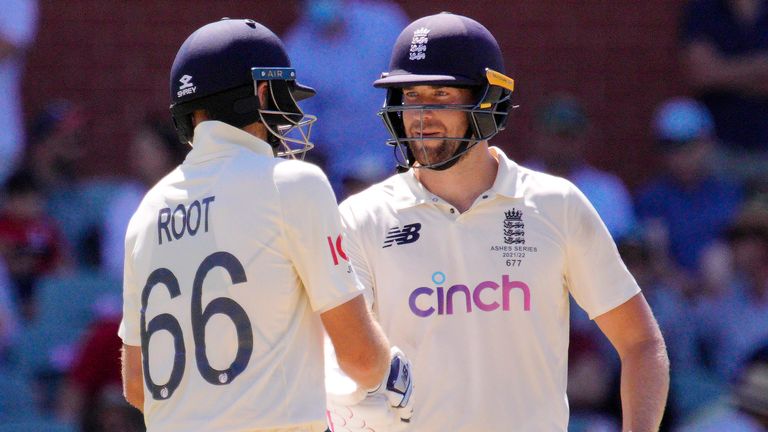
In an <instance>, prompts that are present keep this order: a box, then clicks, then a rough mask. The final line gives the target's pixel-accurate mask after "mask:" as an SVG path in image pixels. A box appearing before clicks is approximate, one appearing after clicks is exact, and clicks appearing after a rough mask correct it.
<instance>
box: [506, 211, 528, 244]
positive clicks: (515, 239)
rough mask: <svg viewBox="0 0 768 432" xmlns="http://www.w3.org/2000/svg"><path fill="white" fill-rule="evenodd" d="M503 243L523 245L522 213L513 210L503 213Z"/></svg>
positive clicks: (523, 227) (523, 225)
mask: <svg viewBox="0 0 768 432" xmlns="http://www.w3.org/2000/svg"><path fill="white" fill-rule="evenodd" d="M504 243H505V244H525V224H524V223H523V212H522V211H521V210H517V209H515V208H513V209H512V210H507V211H505V212H504Z"/></svg>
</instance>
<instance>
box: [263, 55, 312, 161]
mask: <svg viewBox="0 0 768 432" xmlns="http://www.w3.org/2000/svg"><path fill="white" fill-rule="evenodd" d="M251 76H252V77H253V80H254V86H253V88H254V93H256V92H258V82H260V81H266V82H267V84H268V85H267V87H268V89H269V92H268V98H267V104H266V106H265V107H262V108H261V109H259V120H260V121H261V122H262V123H263V124H264V126H265V127H266V128H267V131H268V132H269V139H268V141H269V143H270V144H272V145H273V147H275V150H276V155H277V156H279V157H290V158H294V159H295V158H297V157H299V158H301V159H303V158H304V156H305V154H306V152H308V151H309V150H311V149H312V148H313V147H314V144H313V143H312V142H311V141H310V134H311V132H312V124H313V123H314V122H316V121H317V117H315V116H313V115H309V114H304V112H303V111H302V110H301V108H299V106H298V104H297V103H296V96H295V95H294V93H299V94H301V95H304V94H306V93H307V92H308V90H307V88H306V87H303V86H300V85H299V84H298V83H297V82H296V71H295V70H294V69H292V68H251ZM312 93H314V92H313V91H312ZM256 97H258V94H256ZM305 97H306V96H305Z"/></svg>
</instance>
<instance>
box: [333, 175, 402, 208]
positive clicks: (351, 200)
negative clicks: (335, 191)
mask: <svg viewBox="0 0 768 432" xmlns="http://www.w3.org/2000/svg"><path fill="white" fill-rule="evenodd" d="M405 175H407V173H404V174H395V175H393V176H390V177H388V178H386V179H384V180H382V181H380V182H378V183H374V184H373V185H371V186H369V187H368V188H366V189H364V190H362V191H360V192H358V193H356V194H354V195H350V196H349V197H347V198H346V199H345V200H344V201H342V203H341V204H340V205H339V208H340V209H343V210H344V209H346V210H347V211H349V210H354V209H363V208H365V209H376V208H384V207H388V206H390V205H391V204H392V202H393V201H395V200H397V199H398V198H399V197H400V196H401V195H402V193H403V192H404V191H407V186H406V180H405V179H404V178H403V176H405Z"/></svg>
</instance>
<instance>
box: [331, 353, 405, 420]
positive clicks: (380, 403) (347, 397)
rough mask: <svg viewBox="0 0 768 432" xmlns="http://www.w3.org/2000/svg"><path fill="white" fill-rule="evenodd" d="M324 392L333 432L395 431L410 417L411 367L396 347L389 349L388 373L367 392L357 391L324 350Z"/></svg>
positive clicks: (332, 357)
mask: <svg viewBox="0 0 768 432" xmlns="http://www.w3.org/2000/svg"><path fill="white" fill-rule="evenodd" d="M330 352H331V353H332V349H331V350H330ZM326 392H327V396H328V398H327V399H328V420H329V425H330V427H331V430H332V431H334V432H398V431H402V430H404V429H405V428H406V427H407V426H408V420H410V418H411V416H412V415H413V399H412V398H411V393H412V392H413V380H412V377H411V364H410V362H409V361H408V359H407V358H406V357H405V354H403V352H402V351H401V350H400V349H399V348H397V347H392V348H391V350H390V368H389V374H387V376H385V377H384V380H383V381H382V383H381V384H379V386H377V388H376V389H373V390H371V391H368V392H366V391H365V390H363V389H358V388H357V386H356V385H355V383H354V382H353V381H352V380H351V379H350V378H349V377H347V376H346V375H345V374H344V373H343V372H342V371H341V370H340V369H339V367H338V364H337V363H336V358H335V354H329V350H328V349H326Z"/></svg>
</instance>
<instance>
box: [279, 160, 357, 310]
mask: <svg viewBox="0 0 768 432" xmlns="http://www.w3.org/2000/svg"><path fill="white" fill-rule="evenodd" d="M275 184H276V185H277V188H278V192H279V194H280V202H281V206H282V213H283V221H284V225H283V228H284V231H285V233H286V237H287V240H288V247H289V254H290V257H291V260H292V261H293V264H294V266H295V267H296V271H297V272H298V274H299V277H300V278H301V280H302V282H303V283H304V288H305V290H306V292H307V295H308V296H309V301H310V304H311V306H312V309H313V310H315V311H316V312H321V313H322V312H325V311H327V310H329V309H332V308H334V307H336V306H338V305H340V304H342V303H345V302H347V301H349V300H351V299H353V298H354V297H356V296H358V295H360V294H362V290H363V287H362V286H361V285H360V282H359V281H358V280H357V276H356V274H355V271H354V269H353V268H352V266H351V265H350V263H349V258H348V256H347V252H346V244H345V241H346V238H345V236H344V234H343V230H342V227H341V216H340V214H339V209H338V206H337V204H336V198H335V196H334V194H333V190H332V189H331V185H330V183H329V182H328V179H327V178H326V177H325V175H324V174H323V173H322V171H320V169H319V168H317V167H316V166H314V165H310V164H307V163H303V162H299V161H284V162H282V163H279V164H278V165H277V166H276V167H275Z"/></svg>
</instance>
